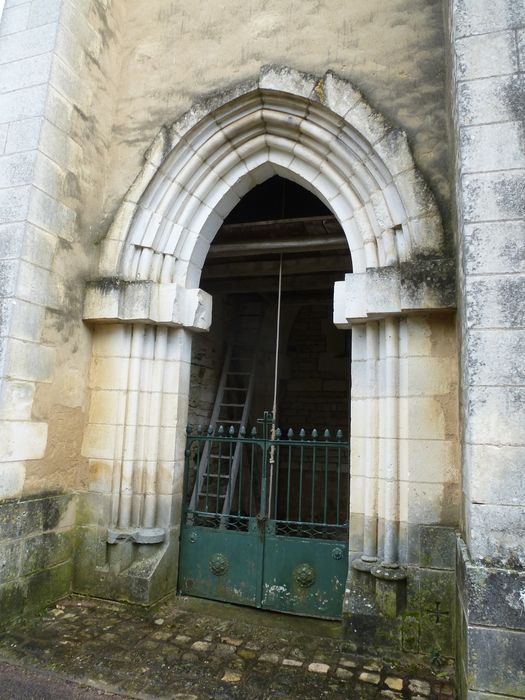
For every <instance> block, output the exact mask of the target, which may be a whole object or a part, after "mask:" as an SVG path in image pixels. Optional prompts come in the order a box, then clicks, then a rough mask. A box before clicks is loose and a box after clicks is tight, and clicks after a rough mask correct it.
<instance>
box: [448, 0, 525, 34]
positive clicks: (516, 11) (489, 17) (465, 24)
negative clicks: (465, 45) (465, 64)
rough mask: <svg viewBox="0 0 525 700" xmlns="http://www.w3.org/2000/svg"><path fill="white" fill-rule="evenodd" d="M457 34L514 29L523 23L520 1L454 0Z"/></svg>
mask: <svg viewBox="0 0 525 700" xmlns="http://www.w3.org/2000/svg"><path fill="white" fill-rule="evenodd" d="M453 7H454V9H453V12H454V20H455V23H456V32H457V36H458V37H461V36H469V35H471V34H487V33H490V32H497V31H500V30H502V29H516V28H517V27H520V26H522V25H523V24H525V8H524V7H523V4H522V3H519V2H508V0H454V4H453Z"/></svg>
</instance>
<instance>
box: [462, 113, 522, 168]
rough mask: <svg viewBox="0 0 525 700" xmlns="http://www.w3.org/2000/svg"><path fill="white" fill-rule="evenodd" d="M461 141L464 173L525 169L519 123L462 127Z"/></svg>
mask: <svg viewBox="0 0 525 700" xmlns="http://www.w3.org/2000/svg"><path fill="white" fill-rule="evenodd" d="M460 141H461V149H460V152H461V161H462V162H461V165H460V167H461V171H462V172H463V173H473V172H489V171H493V170H512V169H517V168H525V133H524V127H523V123H522V122H518V121H514V122H503V123H501V124H482V125H480V126H468V127H463V128H462V129H461V132H460Z"/></svg>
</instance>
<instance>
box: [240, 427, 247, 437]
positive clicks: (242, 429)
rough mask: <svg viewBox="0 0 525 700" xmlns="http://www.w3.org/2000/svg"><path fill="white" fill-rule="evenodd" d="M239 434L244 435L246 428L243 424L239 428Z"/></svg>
mask: <svg viewBox="0 0 525 700" xmlns="http://www.w3.org/2000/svg"><path fill="white" fill-rule="evenodd" d="M239 435H240V436H241V437H244V436H245V435H246V428H245V427H244V425H241V428H240V430H239Z"/></svg>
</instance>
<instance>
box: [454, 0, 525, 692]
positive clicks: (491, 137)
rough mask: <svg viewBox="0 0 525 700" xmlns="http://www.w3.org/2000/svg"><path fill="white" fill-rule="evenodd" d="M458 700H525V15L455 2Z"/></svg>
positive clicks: (513, 8)
mask: <svg viewBox="0 0 525 700" xmlns="http://www.w3.org/2000/svg"><path fill="white" fill-rule="evenodd" d="M450 36H451V77H452V86H451V87H452V96H453V111H454V119H455V138H456V191H457V204H458V244H459V245H458V247H459V251H458V252H459V256H460V267H459V286H460V303H461V315H460V325H459V330H460V339H461V348H462V363H461V364H462V377H461V381H462V396H461V400H462V420H463V502H464V523H463V534H464V538H465V542H466V546H465V545H464V544H463V542H461V541H460V543H459V547H458V574H459V576H458V600H459V610H458V621H459V627H460V635H459V639H460V646H459V653H458V659H459V670H460V677H461V679H462V681H463V684H464V687H463V696H464V697H467V695H468V697H469V698H482V697H483V698H485V697H487V695H486V693H487V694H488V693H494V694H495V696H497V697H500V695H505V696H513V697H525V673H524V666H523V658H524V655H525V615H524V591H525V575H524V573H523V567H524V565H525V530H524V523H525V479H524V478H523V474H524V471H523V464H524V459H525V429H524V426H525V388H524V385H525V375H524V371H523V368H524V363H523V351H524V348H525V335H524V331H523V327H524V325H525V305H524V299H525V286H524V281H525V276H524V274H523V273H524V272H525V266H524V261H525V256H524V241H525V224H524V219H525V200H524V197H523V192H524V191H525V187H524V186H525V142H524V137H523V117H524V115H525V112H524V105H525V93H524V89H523V86H524V74H523V70H524V66H525V51H524V46H525V44H524V38H525V6H524V5H523V3H521V2H513V1H512V0H490V1H489V0H454V2H452V3H451V7H450Z"/></svg>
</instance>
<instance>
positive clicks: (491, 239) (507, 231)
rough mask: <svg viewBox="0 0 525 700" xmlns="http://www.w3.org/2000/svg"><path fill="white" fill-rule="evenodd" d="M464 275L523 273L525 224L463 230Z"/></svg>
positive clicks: (492, 224)
mask: <svg viewBox="0 0 525 700" xmlns="http://www.w3.org/2000/svg"><path fill="white" fill-rule="evenodd" d="M463 240H464V246H465V248H464V250H465V255H464V265H465V273H466V274H484V273H498V272H501V273H508V272H525V224H524V222H523V221H502V222H496V221H495V222H490V223H478V224H470V225H467V226H465V227H464V229H463Z"/></svg>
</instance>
